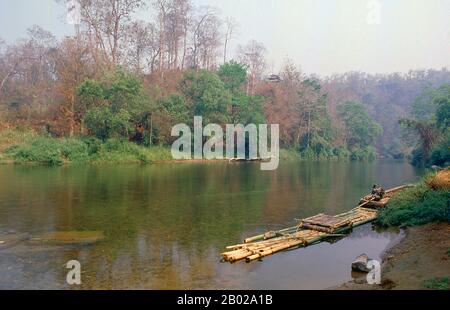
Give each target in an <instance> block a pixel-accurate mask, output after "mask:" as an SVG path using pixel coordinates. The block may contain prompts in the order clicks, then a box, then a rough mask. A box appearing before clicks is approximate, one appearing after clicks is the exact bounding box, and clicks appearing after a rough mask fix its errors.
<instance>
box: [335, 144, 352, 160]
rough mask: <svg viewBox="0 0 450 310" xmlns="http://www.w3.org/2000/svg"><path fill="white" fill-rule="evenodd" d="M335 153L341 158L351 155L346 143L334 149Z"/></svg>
mask: <svg viewBox="0 0 450 310" xmlns="http://www.w3.org/2000/svg"><path fill="white" fill-rule="evenodd" d="M333 154H334V155H335V156H337V157H338V158H339V159H346V158H349V157H350V152H349V150H348V149H347V147H346V146H345V145H339V146H337V147H335V148H334V149H333Z"/></svg>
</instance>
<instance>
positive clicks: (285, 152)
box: [0, 129, 346, 166]
mask: <svg viewBox="0 0 450 310" xmlns="http://www.w3.org/2000/svg"><path fill="white" fill-rule="evenodd" d="M279 156H280V160H281V161H301V160H308V159H305V158H302V156H301V154H300V153H299V152H298V151H296V150H294V149H280V153H279ZM339 159H340V160H346V159H345V158H338V157H332V158H329V159H328V160H339ZM224 160H225V161H226V160H227V159H217V160H206V159H184V160H174V159H173V158H172V154H171V150H170V147H169V146H151V147H148V146H144V145H139V144H137V143H135V142H132V141H128V140H125V139H116V138H110V139H108V140H106V141H101V140H99V139H96V138H94V137H88V136H84V137H83V136H81V137H73V138H54V137H51V136H49V135H43V134H38V133H36V132H35V131H33V130H17V129H4V130H1V131H0V164H27V165H49V166H57V165H67V164H80V163H82V164H86V163H88V164H162V163H198V162H201V163H211V162H212V163H214V162H220V161H224ZM309 160H311V159H309Z"/></svg>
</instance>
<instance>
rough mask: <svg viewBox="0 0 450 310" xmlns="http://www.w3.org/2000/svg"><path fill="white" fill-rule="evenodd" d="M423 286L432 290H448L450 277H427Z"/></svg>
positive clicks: (449, 288)
mask: <svg viewBox="0 0 450 310" xmlns="http://www.w3.org/2000/svg"><path fill="white" fill-rule="evenodd" d="M423 286H424V287H425V288H429V289H432V290H450V277H444V278H432V279H428V280H425V281H424V282H423Z"/></svg>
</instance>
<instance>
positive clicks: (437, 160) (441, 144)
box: [428, 133, 450, 167]
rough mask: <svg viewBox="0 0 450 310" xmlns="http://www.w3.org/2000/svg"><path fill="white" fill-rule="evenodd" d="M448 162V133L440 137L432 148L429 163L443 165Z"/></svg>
mask: <svg viewBox="0 0 450 310" xmlns="http://www.w3.org/2000/svg"><path fill="white" fill-rule="evenodd" d="M449 163H450V133H447V134H446V135H445V136H444V137H442V138H441V139H440V140H439V141H438V142H437V143H436V144H435V145H434V146H433V148H432V150H431V155H430V161H429V163H428V164H429V165H437V166H442V167H445V166H446V165H448V164H449Z"/></svg>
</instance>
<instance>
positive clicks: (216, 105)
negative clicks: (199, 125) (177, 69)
mask: <svg viewBox="0 0 450 310" xmlns="http://www.w3.org/2000/svg"><path fill="white" fill-rule="evenodd" d="M180 89H181V92H182V93H183V95H184V96H185V98H186V100H187V102H188V103H189V104H190V105H191V107H192V111H193V113H194V115H198V116H203V119H204V122H205V123H219V124H224V123H227V122H228V121H229V116H228V111H229V108H230V105H231V94H230V92H229V91H228V90H227V89H226V88H225V85H224V83H223V82H222V81H221V80H220V78H219V77H218V76H217V75H216V74H214V73H212V72H209V71H206V70H200V71H199V72H196V71H188V72H186V73H185V75H184V77H183V80H182V81H181V83H180Z"/></svg>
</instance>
